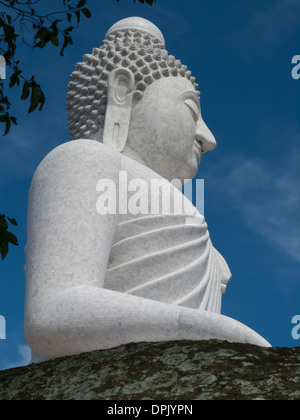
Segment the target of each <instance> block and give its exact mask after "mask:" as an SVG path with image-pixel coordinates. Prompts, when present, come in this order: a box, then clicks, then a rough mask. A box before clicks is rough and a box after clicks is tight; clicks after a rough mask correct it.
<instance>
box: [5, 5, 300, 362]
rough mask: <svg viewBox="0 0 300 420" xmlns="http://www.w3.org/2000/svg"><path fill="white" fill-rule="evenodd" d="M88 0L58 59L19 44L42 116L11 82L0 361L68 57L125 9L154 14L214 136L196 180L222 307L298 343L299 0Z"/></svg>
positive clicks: (55, 130)
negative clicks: (30, 200)
mask: <svg viewBox="0 0 300 420" xmlns="http://www.w3.org/2000/svg"><path fill="white" fill-rule="evenodd" d="M43 3H44V4H45V8H46V7H47V3H48V2H43ZM53 3H54V2H53ZM55 3H58V2H57V1H55ZM87 5H88V7H89V8H90V9H91V11H92V13H93V16H92V18H91V19H90V20H87V19H84V20H82V22H81V25H80V27H79V28H78V29H77V30H76V32H75V33H74V37H73V38H74V46H72V47H69V48H68V49H67V50H66V51H65V56H64V57H63V58H61V57H60V56H59V51H58V50H56V49H55V48H54V47H53V46H49V47H48V48H47V49H46V50H44V51H37V50H34V51H33V50H31V49H30V48H29V47H27V46H25V45H22V44H20V58H21V60H22V65H23V68H24V71H25V73H27V74H28V75H29V76H31V75H32V74H33V73H34V74H35V75H36V78H37V79H38V80H39V82H40V83H41V85H42V87H43V89H44V91H45V94H46V98H47V102H46V105H45V107H44V111H43V112H42V113H37V112H36V113H35V114H32V115H30V116H28V114H27V108H26V106H24V103H22V102H21V101H20V100H19V99H18V96H19V93H20V92H18V91H17V90H14V91H13V92H12V98H13V101H14V108H13V110H14V112H15V115H16V116H17V117H18V123H19V125H18V127H16V128H14V129H13V130H12V131H11V133H10V134H9V136H7V137H3V138H1V139H0V142H1V143H0V151H1V152H0V153H1V164H0V212H1V213H5V214H7V215H8V216H9V217H15V218H16V219H17V221H18V222H19V227H18V228H14V229H13V232H14V233H15V234H17V236H18V238H19V241H20V247H19V248H15V247H12V248H11V250H10V253H9V255H8V257H7V259H6V260H5V261H4V262H3V263H0V315H3V316H5V318H6V322H7V330H6V335H7V339H6V340H0V370H1V369H7V368H10V367H15V366H19V365H22V364H26V363H27V361H28V358H29V351H28V347H27V346H26V342H25V340H24V334H23V311H24V289H25V278H24V273H23V267H24V264H25V258H24V246H25V244H26V206H27V194H28V189H29V186H30V182H31V179H32V176H33V174H34V171H35V169H36V167H37V166H38V164H39V163H40V162H41V160H42V159H43V158H44V157H45V156H46V155H47V153H49V152H50V151H51V150H52V149H53V148H54V147H56V146H58V145H59V144H61V143H64V142H66V141H68V140H69V134H68V126H67V111H66V94H67V84H68V82H69V76H70V74H71V72H72V71H73V70H74V66H75V63H76V62H78V61H81V59H82V56H83V55H84V54H85V53H90V52H91V51H92V49H93V48H94V47H98V46H99V45H100V44H101V43H102V40H103V39H104V36H105V33H106V31H107V30H108V29H109V27H110V26H111V25H113V24H114V23H115V22H116V21H118V20H120V19H123V18H125V17H129V16H141V17H144V18H146V19H149V20H151V21H152V22H153V23H155V24H156V25H157V26H158V27H159V28H160V29H161V31H162V32H163V34H164V36H165V39H166V48H167V49H168V51H169V52H170V54H173V55H175V56H176V58H179V59H181V60H182V62H183V63H184V64H186V65H187V66H188V67H189V68H190V69H191V70H192V72H193V75H194V76H196V77H197V82H198V83H199V85H200V87H199V89H200V90H201V105H202V113H203V117H204V119H205V121H206V123H207V125H208V126H209V128H210V129H211V130H212V132H213V133H214V135H215V137H216V139H217V141H218V148H217V149H216V150H215V151H214V152H212V153H209V154H207V155H206V156H205V157H204V159H203V162H202V164H201V167H200V169H199V173H198V177H199V178H204V179H205V204H206V207H205V215H206V219H207V222H208V224H209V230H210V234H211V237H212V241H213V243H214V245H215V247H216V248H217V249H218V250H219V251H220V252H221V253H222V255H223V256H224V257H225V258H226V260H227V262H228V264H229V266H230V268H231V271H232V273H233V279H232V282H231V283H230V285H229V287H228V289H227V294H226V295H225V297H224V300H223V310H222V312H223V313H224V314H225V315H228V316H231V317H233V318H235V319H237V320H239V321H241V322H243V323H245V324H246V325H248V326H250V327H251V328H253V329H255V330H256V331H257V332H259V333H260V334H262V335H263V336H264V337H265V338H266V339H267V340H268V341H270V342H271V344H272V345H273V346H275V347H277V346H281V347H293V346H299V344H300V343H299V341H296V340H293V339H292V336H291V331H292V327H293V326H292V324H291V320H292V318H293V317H294V316H295V315H299V314H300V299H299V298H300V281H299V280H300V239H299V238H300V216H299V215H300V211H299V210H300V190H299V181H300V165H299V161H300V118H299V115H300V113H299V111H300V80H294V79H293V78H292V77H291V71H292V68H293V65H292V64H291V61H292V58H293V57H294V56H295V55H299V54H300V45H299V39H300V37H299V35H300V0H263V1H261V0H259V1H258V0H245V1H243V2H241V1H239V0H228V1H226V2H224V1H223V0H210V1H209V2H208V1H199V0H186V1H184V2H183V1H179V0H172V1H171V0H157V2H156V4H155V5H154V6H153V7H152V8H151V7H149V6H148V5H142V4H138V3H137V4H133V2H132V1H131V0H121V1H120V2H119V3H117V2H115V1H114V0H101V1H98V0H88V3H87ZM51 7H52V5H51Z"/></svg>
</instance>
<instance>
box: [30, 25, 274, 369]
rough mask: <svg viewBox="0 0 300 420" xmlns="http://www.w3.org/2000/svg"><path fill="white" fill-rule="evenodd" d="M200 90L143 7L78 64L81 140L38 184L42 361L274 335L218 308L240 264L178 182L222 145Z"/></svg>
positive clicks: (75, 112)
mask: <svg viewBox="0 0 300 420" xmlns="http://www.w3.org/2000/svg"><path fill="white" fill-rule="evenodd" d="M197 87H198V85H197V84H196V83H195V79H194V78H193V77H192V76H191V72H190V71H188V70H187V67H186V66H184V65H182V64H181V62H180V61H179V60H175V58H174V57H173V56H170V55H169V54H168V52H167V51H166V50H165V42H164V38H163V36H162V34H161V32H160V31H159V29H158V28H157V27H156V26H154V25H153V24H152V23H151V22H148V21H146V20H144V19H141V18H130V19H125V20H122V21H120V22H118V23H117V24H116V25H114V26H113V27H112V28H111V29H110V30H109V32H108V33H107V35H106V37H105V40H104V42H103V45H102V47H100V48H99V49H98V48H96V49H94V50H93V53H92V54H91V55H86V56H84V59H83V62H82V63H80V64H77V65H76V71H75V72H74V73H73V74H72V81H71V83H70V85H69V90H70V92H69V94H68V100H69V104H68V109H69V121H70V131H71V137H72V140H73V141H71V142H68V143H65V144H63V145H61V146H59V147H58V148H56V149H55V150H53V151H52V152H51V153H50V154H49V155H48V156H47V157H46V158H45V159H44V160H43V162H42V163H41V164H40V166H39V167H38V169H37V171H36V173H35V175H34V178H33V181H32V185H31V188H30V193H29V207H28V243H27V247H26V268H25V271H26V302H25V337H26V340H27V342H28V344H29V346H30V347H31V349H32V350H33V361H41V360H46V359H49V358H54V357H60V356H66V355H73V354H78V353H83V352H89V351H93V350H98V349H108V348H112V347H116V346H119V345H122V344H126V343H133V342H157V341H169V340H207V339H220V340H228V341H231V342H243V343H252V344H256V345H259V346H269V344H268V343H267V342H266V341H265V340H264V339H263V338H262V337H260V336H259V335H258V334H257V333H255V332H254V331H253V330H251V329H249V328H248V327H246V326H244V325H242V324H241V323H239V322H237V321H235V320H233V319H230V318H228V317H225V316H223V315H221V314H220V312H221V296H222V294H223V293H225V290H226V286H227V283H228V281H229V280H230V278H231V273H230V271H229V268H228V266H227V264H226V262H225V261H224V259H223V258H222V256H221V255H220V254H219V253H218V252H217V251H216V250H215V248H214V247H213V246H212V243H211V240H210V237H209V233H208V230H207V225H206V223H205V220H204V217H203V216H202V215H201V214H200V213H199V212H198V211H197V210H196V209H195V208H194V207H193V205H192V203H190V202H189V201H188V200H187V199H186V198H185V197H184V196H183V195H182V193H181V192H180V190H179V189H177V188H176V187H175V186H173V184H174V182H173V180H175V179H177V180H180V182H181V183H184V182H185V180H187V179H192V178H193V177H194V176H195V175H196V173H197V170H198V166H199V164H200V160H201V157H202V155H203V154H204V153H206V152H208V151H211V150H213V149H214V148H215V147H216V141H215V139H214V137H213V135H212V133H211V132H210V131H209V129H208V128H207V126H206V125H205V123H204V121H203V119H202V116H201V110H200V100H199V92H197ZM166 180H168V181H166ZM171 181H172V184H171ZM105 182H106V183H107V184H105ZM155 182H157V183H158V184H160V186H161V188H159V189H158V190H157V191H158V193H157V191H156V194H152V192H153V191H152V190H151V193H150V187H151V186H152V187H153V185H154V183H155ZM103 183H104V184H105V185H107V188H106V189H105V188H104V187H103V185H104V184H103ZM123 184H126V185H123ZM109 186H111V188H108V187H109ZM148 186H149V189H148V188H147V187H148ZM105 194H106V195H105ZM103 197H105V198H106V199H105V200H104V199H103ZM166 197H167V200H166V201H167V202H169V204H170V206H169V207H171V211H169V210H170V209H169V210H168V211H165V210H164V208H165V207H164V206H163V205H162V203H163V201H164V200H165V199H166ZM147 199H148V201H147ZM110 200H111V201H110ZM141 201H143V211H138V210H139V206H140V209H141ZM105 203H106V205H107V207H106V208H104V209H103V207H105ZM121 203H122V204H121ZM145 203H146V204H145ZM182 203H183V206H182V211H178V208H180V205H182ZM105 209H106V211H104V210H105ZM175 209H177V210H175ZM135 210H137V211H135ZM229 240H230V238H229ZM41 355H42V356H41Z"/></svg>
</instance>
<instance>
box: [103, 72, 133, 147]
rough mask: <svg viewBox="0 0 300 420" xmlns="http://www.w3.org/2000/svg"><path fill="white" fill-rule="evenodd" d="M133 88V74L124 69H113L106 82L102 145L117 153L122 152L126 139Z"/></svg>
mask: <svg viewBox="0 0 300 420" xmlns="http://www.w3.org/2000/svg"><path fill="white" fill-rule="evenodd" d="M134 86H135V80H134V75H133V73H132V72H131V71H130V70H129V69H126V68H124V67H120V68H117V69H115V70H114V71H113V72H112V73H111V75H110V77H109V80H108V85H107V96H108V98H107V109H106V115H105V124H104V134H103V144H106V145H108V146H110V147H112V148H113V149H115V150H117V151H118V152H122V151H123V150H124V147H125V145H126V142H127V138H128V132H129V125H130V119H131V110H132V100H133V93H134Z"/></svg>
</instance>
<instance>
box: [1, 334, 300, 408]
mask: <svg viewBox="0 0 300 420" xmlns="http://www.w3.org/2000/svg"><path fill="white" fill-rule="evenodd" d="M299 385H300V348H299V347H298V348H273V349H263V348H260V347H256V346H252V345H248V344H233V343H228V342H221V341H214V340H213V341H200V342H195V341H193V342H191V341H177V342H167V343H140V344H129V345H126V346H122V347H118V348H115V349H111V350H102V351H95V352H92V353H85V354H81V355H77V356H71V357H65V358H61V359H56V360H52V361H48V362H45V363H41V364H38V365H29V366H27V367H22V368H16V369H11V370H8V371H3V372H0V400H256V399H258V400H261V399H262V400H289V399H291V400H300V386H299Z"/></svg>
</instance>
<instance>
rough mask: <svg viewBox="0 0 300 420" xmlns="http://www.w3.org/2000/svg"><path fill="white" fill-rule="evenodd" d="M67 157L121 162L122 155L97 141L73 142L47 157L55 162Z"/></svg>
mask: <svg viewBox="0 0 300 420" xmlns="http://www.w3.org/2000/svg"><path fill="white" fill-rule="evenodd" d="M64 156H66V157H67V158H68V159H70V158H72V157H73V156H74V157H77V158H80V159H82V160H84V159H90V158H91V157H95V158H96V159H97V161H98V162H99V159H100V160H103V161H107V159H113V160H120V159H121V157H120V153H118V152H116V151H114V150H113V149H111V148H110V147H108V146H105V145H104V144H102V143H100V142H98V141H96V140H72V141H69V142H67V143H63V144H61V145H59V146H58V147H56V148H55V149H53V150H52V151H51V152H50V153H49V154H48V155H47V156H46V159H47V160H54V159H58V158H61V157H64Z"/></svg>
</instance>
